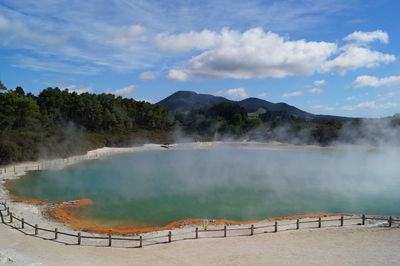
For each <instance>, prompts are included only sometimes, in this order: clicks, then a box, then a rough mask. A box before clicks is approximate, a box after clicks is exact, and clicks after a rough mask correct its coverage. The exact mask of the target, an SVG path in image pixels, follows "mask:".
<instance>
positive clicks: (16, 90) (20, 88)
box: [15, 86, 25, 96]
mask: <svg viewBox="0 0 400 266" xmlns="http://www.w3.org/2000/svg"><path fill="white" fill-rule="evenodd" d="M15 92H16V93H17V94H18V95H19V96H24V95H25V91H24V89H23V88H22V87H20V86H18V87H16V88H15Z"/></svg>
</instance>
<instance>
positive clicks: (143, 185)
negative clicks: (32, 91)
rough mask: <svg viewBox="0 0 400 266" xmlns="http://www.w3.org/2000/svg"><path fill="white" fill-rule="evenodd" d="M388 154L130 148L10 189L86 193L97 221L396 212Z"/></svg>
mask: <svg viewBox="0 0 400 266" xmlns="http://www.w3.org/2000/svg"><path fill="white" fill-rule="evenodd" d="M398 158H399V157H398V156H397V153H380V152H362V151H359V152H355V151H353V152H350V151H349V152H343V151H341V152H321V151H269V150H243V149H238V148H229V147H226V148H219V149H210V150H176V151H174V150H170V151H152V152H139V153H131V154H125V155H119V156H115V157H112V158H109V159H106V160H102V161H91V162H86V163H81V164H78V165H75V166H73V167H70V168H68V169H66V170H62V171H41V172H35V173H31V174H28V175H26V176H25V177H23V178H21V179H19V180H16V181H15V182H14V184H13V186H12V187H11V188H10V189H11V193H12V194H13V195H15V196H18V197H23V198H33V199H40V200H57V201H68V200H75V199H81V198H89V199H92V200H93V201H94V204H93V206H91V207H90V208H88V209H87V210H85V212H84V213H83V214H82V215H85V216H86V217H91V218H93V219H95V220H97V221H101V223H102V224H104V225H107V226H109V225H118V224H126V223H131V224H136V225H137V224H142V225H147V226H150V225H151V226H161V225H165V224H168V223H169V222H172V221H176V220H180V219H185V218H208V219H229V220H239V221H242V220H250V219H262V218H265V217H274V216H285V215H293V214H300V213H307V212H339V213H369V214H387V215H400V193H399V192H398V189H399V188H400V175H399V174H400V164H398V163H397V161H398Z"/></svg>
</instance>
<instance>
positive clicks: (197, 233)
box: [195, 227, 199, 239]
mask: <svg viewBox="0 0 400 266" xmlns="http://www.w3.org/2000/svg"><path fill="white" fill-rule="evenodd" d="M198 238H199V228H198V227H196V232H195V239H198Z"/></svg>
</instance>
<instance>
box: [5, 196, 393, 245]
mask: <svg viewBox="0 0 400 266" xmlns="http://www.w3.org/2000/svg"><path fill="white" fill-rule="evenodd" d="M0 205H1V206H2V209H0V218H1V222H2V223H3V224H6V225H8V226H10V227H12V228H14V229H17V230H19V231H20V232H22V233H24V234H26V235H31V236H36V237H40V238H43V239H47V240H53V241H56V242H60V243H64V244H67V245H82V240H83V239H86V240H104V241H103V242H104V244H103V245H102V246H108V247H111V246H116V245H115V243H116V241H122V242H125V243H128V244H130V243H132V244H131V245H128V246H126V245H124V246H123V247H134V248H142V247H143V246H145V245H154V244H162V243H172V242H175V241H180V240H188V239H200V238H216V237H217V238H226V237H228V232H232V234H231V235H229V236H253V235H255V234H264V233H277V232H280V231H288V230H300V229H303V228H304V229H311V228H322V225H323V223H324V224H327V223H330V224H329V225H326V226H329V227H332V226H335V227H343V226H345V225H365V224H366V222H367V221H370V220H373V221H381V222H383V226H386V227H392V226H393V225H394V224H396V225H400V217H398V216H376V215H368V216H367V215H365V214H363V215H352V216H350V217H348V216H346V215H341V216H338V218H337V219H334V218H332V217H327V218H328V219H322V217H317V219H315V220H309V219H314V218H302V219H295V221H294V222H289V223H288V221H291V220H280V221H277V220H276V221H272V222H273V223H272V224H268V225H259V226H255V225H254V224H252V225H250V226H249V227H237V226H236V227H231V228H229V227H228V226H227V225H224V226H223V228H216V229H205V228H203V229H200V228H199V227H195V228H189V229H190V230H189V231H183V232H175V233H174V234H173V233H172V231H168V232H167V234H165V235H164V234H161V235H156V236H148V235H147V234H146V236H145V237H144V236H143V235H135V236H134V237H121V236H113V235H111V234H108V235H104V236H92V235H83V234H82V232H77V233H76V234H73V233H66V232H61V231H59V230H58V228H54V229H47V228H42V227H39V226H38V225H37V224H31V223H29V222H27V221H25V219H24V218H20V217H17V216H15V215H14V214H13V213H12V212H11V211H10V207H8V206H7V203H6V202H0ZM16 221H17V222H18V223H17V222H16ZM349 221H350V223H349ZM351 221H352V223H351ZM332 223H333V224H332ZM345 223H346V224H345ZM310 224H311V226H307V225H310ZM301 225H305V226H303V227H302V226H301ZM29 229H31V230H30V232H29ZM261 229H262V230H261ZM239 231H241V232H243V233H242V234H239V235H238V234H235V235H234V234H233V232H239ZM41 232H44V233H47V234H46V235H43V233H42V235H40V233H41ZM219 232H220V234H219ZM61 236H64V237H69V239H68V240H66V239H63V240H61ZM113 243H114V245H113ZM86 245H89V243H86ZM117 246H119V247H121V245H117Z"/></svg>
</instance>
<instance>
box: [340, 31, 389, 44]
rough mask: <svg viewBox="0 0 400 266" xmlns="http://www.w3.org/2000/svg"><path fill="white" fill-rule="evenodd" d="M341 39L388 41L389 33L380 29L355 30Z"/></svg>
mask: <svg viewBox="0 0 400 266" xmlns="http://www.w3.org/2000/svg"><path fill="white" fill-rule="evenodd" d="M343 40H345V41H356V42H360V43H370V42H373V41H380V42H383V43H388V42H389V35H388V34H387V33H386V32H384V31H382V30H376V31H371V32H363V31H355V32H353V33H351V34H349V35H347V36H346V37H345V38H344V39H343Z"/></svg>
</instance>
